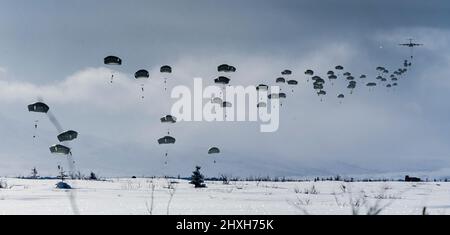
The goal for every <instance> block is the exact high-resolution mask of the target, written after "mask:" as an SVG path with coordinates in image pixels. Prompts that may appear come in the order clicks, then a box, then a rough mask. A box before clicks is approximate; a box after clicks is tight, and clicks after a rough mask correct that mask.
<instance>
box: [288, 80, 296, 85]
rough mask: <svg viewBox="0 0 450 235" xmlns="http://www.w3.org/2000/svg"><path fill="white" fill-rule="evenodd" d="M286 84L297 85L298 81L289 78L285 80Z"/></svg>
mask: <svg viewBox="0 0 450 235" xmlns="http://www.w3.org/2000/svg"><path fill="white" fill-rule="evenodd" d="M287 84H288V85H293V86H295V85H298V82H297V81H296V80H289V81H287Z"/></svg>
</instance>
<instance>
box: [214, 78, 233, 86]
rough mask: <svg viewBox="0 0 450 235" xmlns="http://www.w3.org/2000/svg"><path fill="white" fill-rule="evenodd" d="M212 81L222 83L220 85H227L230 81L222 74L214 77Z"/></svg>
mask: <svg viewBox="0 0 450 235" xmlns="http://www.w3.org/2000/svg"><path fill="white" fill-rule="evenodd" d="M214 83H216V84H222V85H227V84H229V83H230V79H229V78H227V77H224V76H220V77H218V78H216V79H214Z"/></svg>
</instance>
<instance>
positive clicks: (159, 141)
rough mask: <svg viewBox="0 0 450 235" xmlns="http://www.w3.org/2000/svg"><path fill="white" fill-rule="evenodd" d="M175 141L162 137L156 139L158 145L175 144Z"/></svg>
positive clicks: (170, 137) (171, 138)
mask: <svg viewBox="0 0 450 235" xmlns="http://www.w3.org/2000/svg"><path fill="white" fill-rule="evenodd" d="M175 141H176V139H175V138H173V137H172V136H164V137H162V138H160V139H158V144H175Z"/></svg>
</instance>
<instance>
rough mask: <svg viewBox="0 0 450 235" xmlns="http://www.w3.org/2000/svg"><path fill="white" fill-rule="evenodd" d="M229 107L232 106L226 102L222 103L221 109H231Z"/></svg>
mask: <svg viewBox="0 0 450 235" xmlns="http://www.w3.org/2000/svg"><path fill="white" fill-rule="evenodd" d="M231 107H233V104H232V103H230V102H228V101H224V102H223V103H222V108H231Z"/></svg>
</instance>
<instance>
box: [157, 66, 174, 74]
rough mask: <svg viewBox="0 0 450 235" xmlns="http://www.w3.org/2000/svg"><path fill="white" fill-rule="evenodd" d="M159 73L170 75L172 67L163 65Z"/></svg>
mask: <svg viewBox="0 0 450 235" xmlns="http://www.w3.org/2000/svg"><path fill="white" fill-rule="evenodd" d="M159 71H160V72H161V73H172V67H170V66H169V65H163V66H161V69H160V70H159Z"/></svg>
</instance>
